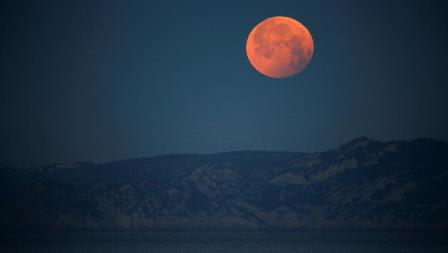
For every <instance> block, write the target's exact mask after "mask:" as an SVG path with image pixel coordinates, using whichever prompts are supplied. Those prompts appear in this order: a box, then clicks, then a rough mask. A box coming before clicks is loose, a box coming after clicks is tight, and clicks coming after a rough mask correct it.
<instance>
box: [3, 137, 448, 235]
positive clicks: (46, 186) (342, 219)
mask: <svg viewBox="0 0 448 253" xmlns="http://www.w3.org/2000/svg"><path fill="white" fill-rule="evenodd" d="M447 196H448V143H445V142H441V141H436V140H431V139H418V140H414V141H411V142H387V143H384V142H380V141H375V140H371V139H368V138H358V139H356V140H353V141H351V142H349V143H347V144H345V145H342V146H340V147H338V148H336V149H333V150H329V151H326V152H319V153H292V152H229V153H220V154H212V155H168V156H159V157H152V158H145V159H133V160H124V161H117V162H112V163H107V164H94V163H75V164H57V165H51V166H45V167H38V168H1V169H0V228H1V229H11V228H14V229H21V228H27V229H29V228H34V229H37V228H40V229H54V228H66V229H77V228H150V229H153V228H174V227H214V228H225V227H238V228H268V227H280V228H404V229H406V228H409V229H411V228H445V229H446V228H448V197H447Z"/></svg>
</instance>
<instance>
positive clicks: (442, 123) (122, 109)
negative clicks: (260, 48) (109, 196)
mask: <svg viewBox="0 0 448 253" xmlns="http://www.w3.org/2000/svg"><path fill="white" fill-rule="evenodd" d="M81 2H82V3H81ZM447 11H448V8H447V5H446V4H444V3H443V1H423V0H422V1H369V0H365V1H361V0H358V1H345V0H344V1H316V0H313V1H299V0H294V1H292V0H290V1H241V0H239V1H233V0H227V1H210V0H208V1H158V2H156V1H111V0H108V1H106V0H104V1H60V0H58V1H50V0H48V1H20V0H16V1H9V3H8V1H2V2H1V3H0V21H1V22H0V35H1V42H0V44H1V47H0V64H1V70H0V74H1V75H0V120H1V124H0V143H1V149H0V153H1V155H0V165H2V164H3V165H4V164H45V163H55V162H70V161H79V160H91V161H100V162H101V161H110V160H117V159H125V158H131V157H146V156H153V155H159V154H168V153H212V152H222V151H233V150H288V151H320V150H325V149H328V148H332V147H335V146H337V145H339V144H341V143H344V142H346V141H348V140H350V139H353V138H355V137H358V136H361V135H362V136H369V137H372V138H377V139H382V140H409V139H414V138H419V137H431V138H439V139H444V140H448V131H447V130H448V99H447V97H448V87H447V86H448V82H447V81H448V77H447V74H446V73H447V72H446V71H447V66H448V62H447V61H448V60H447V59H448V49H447V47H446V45H448V29H447V28H448V16H447V15H446V13H448V12H447ZM277 15H282V16H290V17H292V18H295V19H297V20H299V21H300V22H302V23H303V24H304V25H306V26H307V27H308V28H309V30H310V31H311V33H312V35H313V37H314V40H315V54H314V58H313V59H312V61H311V63H310V65H309V66H308V68H307V69H306V70H305V71H304V72H303V73H301V74H300V75H297V76H294V77H291V78H287V79H270V78H267V77H265V76H262V75H261V74H259V73H257V72H256V71H255V70H254V69H253V68H252V67H251V66H250V64H249V62H248V60H247V58H246V53H245V43H246V38H247V35H248V34H249V32H250V30H251V29H252V28H253V26H255V25H256V24H257V23H258V22H260V21H262V20H264V19H266V18H268V17H271V16H277Z"/></svg>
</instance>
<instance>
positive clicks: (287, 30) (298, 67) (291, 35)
mask: <svg viewBox="0 0 448 253" xmlns="http://www.w3.org/2000/svg"><path fill="white" fill-rule="evenodd" d="M246 53H247V57H248V58H249V61H250V63H251V64H252V66H253V67H254V68H255V69H256V70H257V71H258V72H260V73H262V74H263V75H266V76H269V77H272V78H283V77H289V76H293V75H295V74H297V73H300V72H301V71H303V70H304V69H305V67H306V66H307V65H308V63H309V62H310V60H311V58H312V57H313V53H314V42H313V38H312V37H311V33H310V32H309V31H308V29H307V28H306V27H305V26H304V25H302V24H301V23H300V22H299V21H297V20H295V19H292V18H288V17H282V16H277V17H272V18H268V19H266V20H264V21H262V22H261V23H259V24H258V25H256V26H255V27H254V28H253V29H252V31H251V32H250V34H249V37H248V38H247V43H246Z"/></svg>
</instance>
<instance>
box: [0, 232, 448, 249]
mask: <svg viewBox="0 0 448 253" xmlns="http://www.w3.org/2000/svg"><path fill="white" fill-rule="evenodd" d="M0 252H2V253H9V252H14V253H16V252H33V253H40V252H50V253H53V252H54V253H56V252H57V253H64V252H73V253H81V252H82V253H103V252H104V253H106V252H107V253H143V252H145V253H174V252H187V253H190V252H191V253H202V252H204V253H214V252H222V253H232V252H235V253H236V252H238V253H243V252H244V253H248V252H261V253H263V252H276V253H282V252H284V253H287V252H300V253H327V252H328V253H330V252H331V253H338V252H344V253H355V252H356V253H358V252H359V253H370V252H371V253H387V252H422V253H423V252H424V253H432V252H440V253H442V252H443V253H446V252H448V234H446V233H429V232H412V233H410V232H340V231H339V232H336V231H331V232H315V231H313V232H294V231H262V232H260V231H162V232H136V231H132V232H130V231H128V232H111V231H109V232H61V231H59V232H52V233H48V232H46V233H44V232H41V233H19V232H14V233H7V232H3V233H0Z"/></svg>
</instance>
